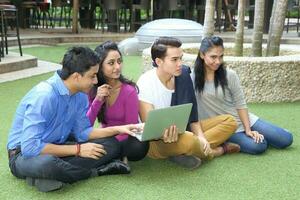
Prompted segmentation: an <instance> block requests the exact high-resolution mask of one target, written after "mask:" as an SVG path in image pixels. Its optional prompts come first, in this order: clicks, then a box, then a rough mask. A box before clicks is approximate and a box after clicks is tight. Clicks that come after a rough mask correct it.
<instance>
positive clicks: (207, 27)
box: [203, 0, 216, 37]
mask: <svg viewBox="0 0 300 200" xmlns="http://www.w3.org/2000/svg"><path fill="white" fill-rule="evenodd" d="M215 5H216V0H206V5H205V17H204V33H203V37H209V36H212V35H213V34H214V30H215V19H214V16H215Z"/></svg>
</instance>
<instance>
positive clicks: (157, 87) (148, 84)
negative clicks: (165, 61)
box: [137, 68, 174, 109]
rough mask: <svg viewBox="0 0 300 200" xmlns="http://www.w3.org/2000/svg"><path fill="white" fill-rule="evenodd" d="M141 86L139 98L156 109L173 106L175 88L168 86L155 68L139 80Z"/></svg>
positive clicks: (138, 83)
mask: <svg viewBox="0 0 300 200" xmlns="http://www.w3.org/2000/svg"><path fill="white" fill-rule="evenodd" d="M137 86H138V87H139V95H138V96H139V100H140V101H144V102H146V103H149V104H152V105H153V106H154V109H158V108H166V107H170V106H171V99H172V93H173V92H174V90H169V89H168V88H166V87H165V86H164V85H163V84H162V82H161V81H160V80H159V78H158V76H157V74H156V68H153V69H151V70H149V71H147V72H145V73H144V74H142V75H141V76H140V78H139V80H138V81H137Z"/></svg>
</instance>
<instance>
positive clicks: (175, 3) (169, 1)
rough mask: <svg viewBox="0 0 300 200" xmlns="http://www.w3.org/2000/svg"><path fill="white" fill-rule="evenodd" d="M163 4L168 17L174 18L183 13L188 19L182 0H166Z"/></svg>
mask: <svg viewBox="0 0 300 200" xmlns="http://www.w3.org/2000/svg"><path fill="white" fill-rule="evenodd" d="M161 3H163V5H162V9H163V10H166V11H167V12H168V17H170V18H173V17H174V13H175V12H177V11H180V12H183V16H184V18H187V13H186V7H185V5H184V2H182V0H164V1H162V2H161Z"/></svg>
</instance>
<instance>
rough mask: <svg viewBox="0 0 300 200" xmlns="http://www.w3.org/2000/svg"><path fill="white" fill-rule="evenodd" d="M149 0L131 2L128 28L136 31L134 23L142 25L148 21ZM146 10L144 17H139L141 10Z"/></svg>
mask: <svg viewBox="0 0 300 200" xmlns="http://www.w3.org/2000/svg"><path fill="white" fill-rule="evenodd" d="M150 3H151V1H150V0H140V1H139V3H133V4H132V6H131V10H130V13H131V14H130V30H131V31H136V27H135V25H142V24H144V23H146V22H148V21H150ZM142 10H144V11H145V12H146V19H144V20H143V19H141V17H142V16H141V11H142Z"/></svg>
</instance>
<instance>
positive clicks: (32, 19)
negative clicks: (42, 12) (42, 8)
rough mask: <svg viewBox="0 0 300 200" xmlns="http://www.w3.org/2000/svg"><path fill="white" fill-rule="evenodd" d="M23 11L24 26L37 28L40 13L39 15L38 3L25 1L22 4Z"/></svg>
mask: <svg viewBox="0 0 300 200" xmlns="http://www.w3.org/2000/svg"><path fill="white" fill-rule="evenodd" d="M21 9H22V10H23V13H25V14H24V16H23V17H24V18H23V20H24V22H25V23H24V24H26V25H28V26H29V27H30V26H33V27H35V28H36V29H37V28H38V26H39V21H38V20H39V13H38V9H39V7H38V3H37V2H36V1H23V2H22V3H21Z"/></svg>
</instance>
